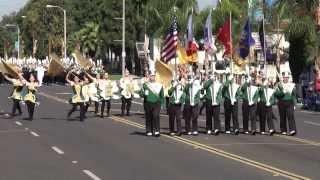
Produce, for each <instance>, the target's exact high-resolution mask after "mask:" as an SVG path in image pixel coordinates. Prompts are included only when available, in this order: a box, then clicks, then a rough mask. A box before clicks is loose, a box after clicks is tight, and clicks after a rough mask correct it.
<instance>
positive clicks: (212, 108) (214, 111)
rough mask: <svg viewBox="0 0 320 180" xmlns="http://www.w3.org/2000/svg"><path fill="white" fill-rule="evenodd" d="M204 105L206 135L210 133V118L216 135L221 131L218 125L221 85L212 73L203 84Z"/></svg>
mask: <svg viewBox="0 0 320 180" xmlns="http://www.w3.org/2000/svg"><path fill="white" fill-rule="evenodd" d="M204 90H205V92H206V93H205V97H204V99H205V104H206V129H207V134H211V133H212V118H213V121H214V134H215V135H218V134H219V133H220V131H221V124H220V103H221V102H222V84H221V83H220V81H219V79H218V77H217V74H216V73H214V74H213V75H212V77H211V78H210V79H208V80H207V81H206V83H205V84H204Z"/></svg>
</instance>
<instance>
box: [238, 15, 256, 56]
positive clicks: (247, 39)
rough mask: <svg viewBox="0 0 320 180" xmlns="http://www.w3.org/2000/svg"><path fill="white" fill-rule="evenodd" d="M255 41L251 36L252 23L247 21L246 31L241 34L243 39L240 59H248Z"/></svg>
mask: <svg viewBox="0 0 320 180" xmlns="http://www.w3.org/2000/svg"><path fill="white" fill-rule="evenodd" d="M255 43H256V42H255V40H254V39H253V37H252V34H251V25H250V21H249V20H247V23H246V25H245V26H244V29H243V31H242V34H241V39H240V42H239V45H240V52H239V54H240V57H241V58H243V59H245V58H246V57H248V55H249V53H250V47H251V46H253V45H254V44H255Z"/></svg>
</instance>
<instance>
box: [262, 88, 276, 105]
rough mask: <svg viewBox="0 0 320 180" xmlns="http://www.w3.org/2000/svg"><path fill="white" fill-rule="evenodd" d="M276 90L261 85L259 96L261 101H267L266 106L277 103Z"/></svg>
mask: <svg viewBox="0 0 320 180" xmlns="http://www.w3.org/2000/svg"><path fill="white" fill-rule="evenodd" d="M275 95H276V90H274V89H272V88H267V87H265V86H263V87H260V90H259V96H260V101H261V102H263V103H265V104H266V106H268V107H270V106H273V105H275V104H276V96H275Z"/></svg>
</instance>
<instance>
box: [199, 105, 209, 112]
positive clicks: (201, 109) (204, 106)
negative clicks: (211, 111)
mask: <svg viewBox="0 0 320 180" xmlns="http://www.w3.org/2000/svg"><path fill="white" fill-rule="evenodd" d="M206 107H207V105H206V103H202V105H201V108H200V112H199V114H200V115H201V114H202V111H203V109H204V108H206Z"/></svg>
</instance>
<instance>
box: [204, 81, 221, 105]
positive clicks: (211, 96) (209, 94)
mask: <svg viewBox="0 0 320 180" xmlns="http://www.w3.org/2000/svg"><path fill="white" fill-rule="evenodd" d="M222 87H223V85H222V84H220V82H219V84H217V83H214V81H213V80H212V79H210V80H208V81H206V82H205V84H204V88H203V89H204V91H205V95H204V99H205V101H206V102H207V103H211V104H212V105H220V103H221V102H222Z"/></svg>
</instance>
